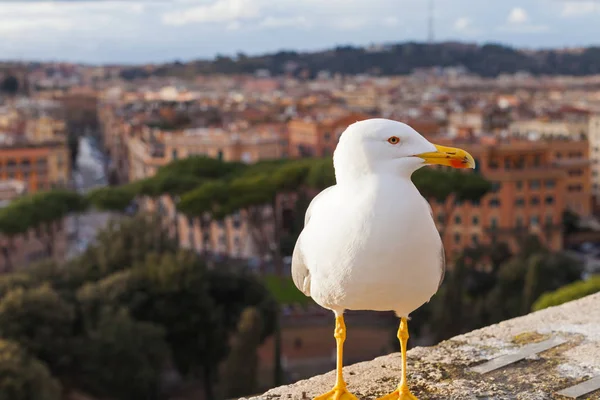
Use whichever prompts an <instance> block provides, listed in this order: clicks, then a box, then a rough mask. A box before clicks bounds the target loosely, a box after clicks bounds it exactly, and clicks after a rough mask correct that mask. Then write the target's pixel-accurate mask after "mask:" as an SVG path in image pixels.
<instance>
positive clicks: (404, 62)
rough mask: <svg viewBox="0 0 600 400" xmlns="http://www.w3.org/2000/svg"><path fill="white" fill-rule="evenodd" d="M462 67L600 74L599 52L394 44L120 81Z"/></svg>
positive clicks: (194, 66) (241, 60)
mask: <svg viewBox="0 0 600 400" xmlns="http://www.w3.org/2000/svg"><path fill="white" fill-rule="evenodd" d="M435 66H440V67H451V66H463V67H466V68H467V69H468V70H469V71H470V72H472V73H475V74H478V75H481V76H485V77H495V76H497V75H499V74H503V73H515V72H519V71H527V72H530V73H532V74H534V75H576V76H582V75H593V74H598V73H600V47H589V48H585V49H581V50H577V51H575V50H573V51H565V50H558V49H554V50H553V49H550V50H527V51H525V50H521V49H516V48H512V47H509V46H504V45H500V44H485V45H476V44H467V43H458V42H445V43H434V44H427V43H415V42H409V43H399V44H391V45H385V46H379V47H374V48H365V47H354V46H340V47H336V48H334V49H330V50H325V51H318V52H295V51H280V52H277V53H272V54H264V55H259V56H246V55H244V54H238V55H237V56H235V57H227V56H217V57H216V58H215V59H213V60H198V61H192V62H189V63H181V62H175V63H170V64H163V65H159V66H157V67H155V68H154V70H153V71H150V72H149V71H148V69H147V68H141V67H140V68H138V67H133V68H127V69H124V70H123V71H122V76H123V77H124V78H126V79H134V78H136V77H146V76H148V75H157V76H169V75H174V76H193V75H195V74H213V73H220V74H248V73H255V72H256V71H258V70H268V71H269V72H270V73H271V75H281V74H283V73H292V74H294V75H297V76H306V77H314V76H316V74H317V73H318V72H319V71H322V70H327V71H329V72H331V73H342V74H361V73H370V74H376V75H405V74H409V73H411V72H412V71H413V70H414V69H415V68H425V67H435Z"/></svg>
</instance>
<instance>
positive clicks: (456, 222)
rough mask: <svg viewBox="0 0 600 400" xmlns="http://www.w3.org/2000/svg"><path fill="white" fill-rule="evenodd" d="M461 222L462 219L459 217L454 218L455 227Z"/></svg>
mask: <svg viewBox="0 0 600 400" xmlns="http://www.w3.org/2000/svg"><path fill="white" fill-rule="evenodd" d="M461 222H462V219H461V218H460V215H457V216H456V217H454V223H455V224H456V225H460V223H461Z"/></svg>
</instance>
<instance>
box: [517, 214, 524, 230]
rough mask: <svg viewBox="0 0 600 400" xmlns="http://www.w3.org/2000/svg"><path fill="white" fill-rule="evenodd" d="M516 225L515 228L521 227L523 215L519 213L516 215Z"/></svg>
mask: <svg viewBox="0 0 600 400" xmlns="http://www.w3.org/2000/svg"><path fill="white" fill-rule="evenodd" d="M516 225H517V228H521V227H523V217H521V216H520V215H519V216H517V221H516Z"/></svg>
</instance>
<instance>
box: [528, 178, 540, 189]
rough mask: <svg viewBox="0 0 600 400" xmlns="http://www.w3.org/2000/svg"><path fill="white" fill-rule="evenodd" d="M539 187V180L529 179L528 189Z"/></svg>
mask: <svg viewBox="0 0 600 400" xmlns="http://www.w3.org/2000/svg"><path fill="white" fill-rule="evenodd" d="M539 188H540V181H539V180H537V179H534V180H531V181H529V189H539Z"/></svg>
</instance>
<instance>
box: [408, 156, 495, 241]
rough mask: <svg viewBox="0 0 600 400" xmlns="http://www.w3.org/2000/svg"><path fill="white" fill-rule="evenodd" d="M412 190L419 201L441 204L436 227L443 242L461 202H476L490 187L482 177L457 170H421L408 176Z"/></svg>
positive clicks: (489, 183)
mask: <svg viewBox="0 0 600 400" xmlns="http://www.w3.org/2000/svg"><path fill="white" fill-rule="evenodd" d="M412 180H413V182H414V184H415V186H416V187H417V188H418V189H419V191H420V192H421V194H422V195H423V197H425V198H426V199H429V200H436V201H437V202H438V203H439V204H443V208H442V213H441V214H440V215H441V217H442V218H443V221H441V223H440V224H439V226H440V236H441V237H442V239H445V238H446V227H447V226H450V221H451V218H452V217H453V214H454V210H455V209H456V207H457V206H458V205H459V204H461V203H462V202H465V201H468V202H479V201H480V200H481V199H482V198H483V196H485V195H486V194H487V193H488V192H489V191H490V190H492V183H491V182H490V181H488V180H487V179H485V178H484V177H483V176H482V175H480V174H477V173H473V172H463V171H460V170H441V169H437V168H421V169H420V170H418V171H417V172H415V173H414V174H413V175H412Z"/></svg>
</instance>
